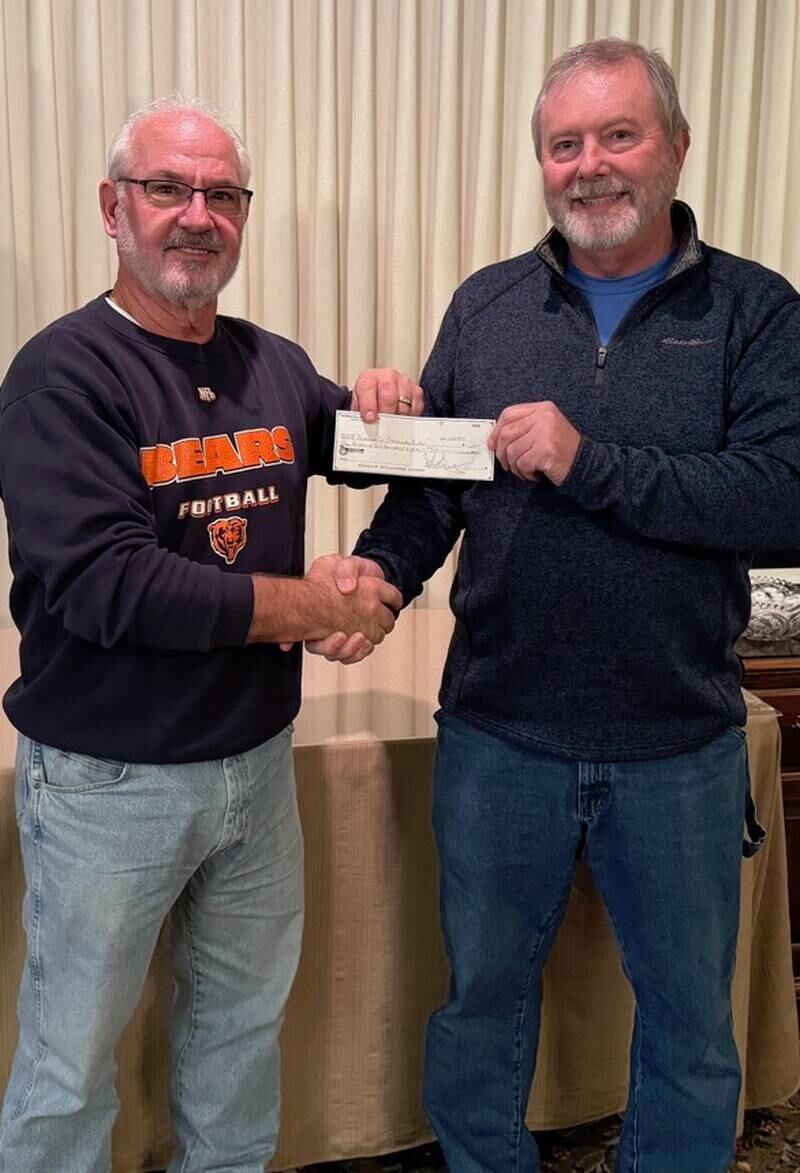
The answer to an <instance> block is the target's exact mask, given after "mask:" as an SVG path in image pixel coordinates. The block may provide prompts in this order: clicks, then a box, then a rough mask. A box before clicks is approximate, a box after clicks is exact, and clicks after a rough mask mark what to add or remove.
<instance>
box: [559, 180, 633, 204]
mask: <svg viewBox="0 0 800 1173" xmlns="http://www.w3.org/2000/svg"><path fill="white" fill-rule="evenodd" d="M632 191H633V187H632V186H631V185H630V184H629V183H620V182H614V181H613V180H612V181H609V180H607V179H602V180H600V179H577V180H576V181H575V183H573V184H572V185H571V186H570V187H568V188H567V193H566V194H567V195H568V196H569V198H570V199H571V200H596V199H601V198H602V197H603V196H610V195H623V194H627V195H630V194H631V192H632Z"/></svg>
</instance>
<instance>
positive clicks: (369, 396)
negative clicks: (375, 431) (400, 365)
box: [350, 367, 425, 424]
mask: <svg viewBox="0 0 800 1173" xmlns="http://www.w3.org/2000/svg"><path fill="white" fill-rule="evenodd" d="M424 402H425V401H424V397H423V393H422V388H421V387H418V386H417V384H416V383H414V382H412V380H411V379H409V377H408V375H404V374H403V372H402V371H396V370H394V369H393V368H392V367H381V368H380V369H378V370H373V369H370V370H368V371H362V372H361V374H360V375H359V376H358V378H357V379H356V385H355V387H354V388H353V399H352V403H351V405H350V409H351V411H357V412H360V414H361V418H362V419H363V421H364V423H365V424H374V423H375V421H376V420H377V418H378V413H379V412H384V413H385V414H387V415H422V409H423V406H424Z"/></svg>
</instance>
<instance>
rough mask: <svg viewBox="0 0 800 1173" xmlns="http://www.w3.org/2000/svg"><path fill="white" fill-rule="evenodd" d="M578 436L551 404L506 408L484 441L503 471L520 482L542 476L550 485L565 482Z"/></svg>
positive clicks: (525, 404)
mask: <svg viewBox="0 0 800 1173" xmlns="http://www.w3.org/2000/svg"><path fill="white" fill-rule="evenodd" d="M580 442H581V434H580V432H579V431H577V429H576V428H574V427H573V426H572V424H571V423H570V422H569V420H568V419H567V417H566V416H565V415H564V414H563V413H562V412H561V411H559V409H558V408H557V407H556V405H555V404H554V403H550V402H542V403H516V404H514V406H513V407H507V408H506V409H505V411H503V412H502V413H501V415H500V418H499V419H498V421H497V423H496V424H495V426H494V428H493V429H492V432H491V434H490V436H489V439H488V441H487V443H488V446H489V448H491V450H492V451H493V452H494V453H495V454H496V455H497V459H498V460H499V461H500V463H501V464H502V466H503V468H504V469H505V470H506V471H507V472H512V473H513V474H514V476H516V477H520V479H521V480H524V481H538V480H539V478H540V477H541V476H546V477H547V478H548V480H551V481H552V482H553V484H554V485H561V484H563V483H564V481H565V480H566V479H567V476H568V474H569V471H570V469H571V468H572V466H573V464H574V463H575V456H576V455H577V452H578V447H579V446H580Z"/></svg>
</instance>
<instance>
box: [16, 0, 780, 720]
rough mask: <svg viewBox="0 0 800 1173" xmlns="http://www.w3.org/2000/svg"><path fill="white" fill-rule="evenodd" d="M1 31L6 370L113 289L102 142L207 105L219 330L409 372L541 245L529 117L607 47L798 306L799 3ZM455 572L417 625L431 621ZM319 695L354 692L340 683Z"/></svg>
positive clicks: (517, 0) (690, 172) (332, 6)
mask: <svg viewBox="0 0 800 1173" xmlns="http://www.w3.org/2000/svg"><path fill="white" fill-rule="evenodd" d="M0 13H2V16H1V18H0V56H1V57H2V60H3V62H4V78H3V83H2V88H0V103H2V109H0V192H2V193H3V199H4V215H3V216H2V217H0V234H1V235H0V266H2V269H1V270H0V280H2V288H3V292H4V298H3V310H2V314H0V367H2V368H3V369H5V367H6V365H7V364H8V362H9V361H10V359H11V357H12V355H13V354H14V352H15V350H16V349H17V347H18V346H19V345H20V344H21V343H22V342H23V341H24V340H25V339H26V338H28V337H29V336H30V335H31V334H32V333H34V332H35V331H36V330H38V329H40V328H41V327H42V326H44V325H45V324H46V323H47V322H49V321H51V320H52V319H53V318H55V317H58V316H59V315H60V314H63V313H65V312H67V311H68V310H70V309H72V308H74V307H75V306H77V305H80V304H81V303H83V302H85V301H87V300H89V299H90V298H91V297H93V296H95V295H96V294H97V293H98V292H99V291H101V290H102V289H104V288H108V287H109V285H110V284H111V281H112V275H113V271H114V263H113V253H112V251H111V248H110V246H109V242H107V241H106V239H105V237H104V236H103V234H102V231H101V228H100V222H99V218H98V212H97V197H96V189H97V182H98V180H99V178H100V177H101V176H102V175H103V174H104V150H105V144H106V142H107V141H108V139H109V138H110V136H111V134H112V133H113V131H114V130H115V129H116V127H117V126H118V125H119V123H120V122H121V121H122V120H123V118H124V117H125V115H126V114H127V113H128V112H129V111H130V110H132V109H134V108H136V107H137V106H139V105H141V104H143V103H144V102H146V101H148V100H149V99H151V98H153V97H155V96H157V95H160V94H164V93H169V92H171V91H173V90H180V91H181V92H183V93H185V94H202V95H204V96H206V97H208V98H211V99H212V100H213V101H215V102H217V103H218V104H219V105H221V106H222V107H223V108H224V110H225V111H226V113H227V114H228V115H229V117H230V118H231V119H232V121H234V122H235V123H236V124H237V125H238V126H239V127H240V128H241V129H242V131H243V133H244V135H245V138H246V139H247V142H248V144H249V147H250V150H251V152H252V155H253V163H254V168H253V180H252V186H254V187H255V189H256V198H255V201H254V204H253V211H252V215H251V218H250V223H249V226H248V230H247V243H246V249H245V255H244V259H243V262H242V265H241V268H240V272H239V273H238V275H237V277H236V278H235V281H234V282H233V284H232V285H231V287H230V288H229V290H228V291H226V293H225V294H224V297H223V309H224V310H226V311H228V312H232V313H236V314H242V315H245V316H247V317H249V318H252V319H254V320H255V321H257V322H259V323H261V324H263V325H265V326H267V327H268V328H269V329H272V330H275V331H277V332H279V333H282V334H286V335H288V336H289V337H291V338H295V339H297V340H298V341H299V342H300V343H301V344H302V345H303V346H305V347H306V349H307V350H308V351H309V353H310V354H311V356H312V358H313V359H314V361H315V362H316V364H317V366H318V368H319V369H320V370H321V371H323V372H325V373H326V374H329V375H331V376H333V377H335V378H338V379H340V380H342V381H352V380H353V379H354V378H355V376H356V375H357V374H358V372H359V370H360V369H361V368H363V367H365V366H370V365H373V364H381V365H383V364H386V365H394V366H399V367H401V368H404V369H405V370H407V371H408V372H409V373H411V374H413V375H416V374H418V372H419V370H420V368H421V365H422V363H423V361H424V358H425V355H426V353H427V351H428V350H429V348H430V346H431V343H432V341H433V339H434V337H435V333H436V330H437V327H438V323H439V320H440V318H441V315H442V313H443V311H444V309H445V307H446V305H447V302H448V300H449V298H450V295H451V293H452V291H453V289H454V288H455V286H456V285H457V284H458V282H459V281H460V280H462V279H463V278H464V277H465V276H466V275H467V274H468V273H470V272H472V271H473V270H474V269H476V268H478V267H479V266H481V265H486V264H489V263H491V262H492V261H495V260H497V259H499V258H501V257H505V256H509V255H511V254H514V253H518V252H522V251H524V250H526V249H528V248H529V247H530V246H531V244H532V243H533V242H535V240H536V239H537V238H538V237H539V236H540V235H541V234H542V233H543V232H544V231H545V229H546V226H547V224H546V218H545V214H544V210H543V207H542V201H541V198H540V182H539V176H538V172H537V167H536V165H535V160H534V157H533V151H532V147H531V143H530V137H529V131H528V121H529V116H530V111H531V107H532V105H533V101H534V98H535V95H536V92H537V89H538V86H539V83H540V81H541V78H542V75H543V73H544V70H545V69H546V67H547V65H548V63H549V62H550V60H551V59H552V58H553V57H554V56H555V55H557V54H558V53H559V52H561V51H562V50H563V49H565V48H566V47H568V46H569V45H572V44H576V43H578V42H580V41H584V40H587V39H591V38H592V37H597V36H602V35H607V34H613V35H617V36H622V37H633V38H635V39H637V40H640V41H642V42H643V43H645V44H647V45H650V46H657V47H660V48H661V49H663V51H664V52H665V54H666V55H667V57H668V59H669V60H670V61H671V63H672V64H673V66H674V68H675V70H676V72H677V75H678V79H679V83H680V89H681V94H682V97H683V102H684V107H685V110H686V113H687V116H688V118H689V121H690V123H691V125H692V128H693V131H694V143H693V146H692V149H691V151H690V153H689V157H688V162H687V165H686V169H685V171H684V176H683V180H682V184H681V194H682V195H683V197H684V198H686V199H688V200H689V202H690V203H691V204H693V206H694V208H695V210H696V212H697V214H698V218H699V221H700V226H701V231H702V233H703V235H704V237H705V239H706V240H708V241H709V242H711V243H713V244H715V245H718V246H720V247H722V248H726V249H730V250H732V251H734V252H737V253H741V254H743V255H745V256H750V257H754V258H756V259H757V260H759V261H761V262H763V263H764V264H766V265H769V266H771V267H772V268H775V269H778V270H780V271H781V272H783V273H784V274H785V275H786V276H787V277H788V278H789V280H791V281H793V282H794V283H795V284H800V217H798V215H797V213H796V209H795V207H794V201H792V200H790V193H791V194H794V193H796V192H797V191H798V190H800V7H799V6H798V3H797V0H0ZM378 499H379V491H377V490H376V491H373V492H370V493H353V492H349V491H347V490H333V489H330V488H329V487H327V486H325V485H315V486H314V488H313V490H312V493H311V497H310V503H309V524H308V552H309V556H313V555H316V554H318V553H323V552H326V551H329V550H333V549H346V548H349V547H350V545H351V543H352V541H353V539H354V537H355V535H356V534H357V533H358V532H359V530H360V529H361V528H362V526H364V525H365V524H366V523H367V522H368V520H369V518H370V517H371V515H372V511H373V509H374V506H375V504H376V503H377V500H378ZM450 573H451V567H449V566H448V567H445V568H444V569H443V571H442V572H440V574H439V575H437V576H436V578H435V579H434V580H433V582H432V583H431V584H430V585H429V587H428V589H427V592H426V595H425V597H424V599H423V600H422V603H421V605H423V606H433V607H443V606H445V605H446V597H447V589H448V586H449V580H450ZM6 585H7V577H6V579H5V580H4V582H3V589H2V595H3V600H4V599H5V595H6V593H7V592H6V589H5V586H6ZM5 621H6V623H7V622H8V620H7V619H6V620H5ZM329 681H330V687H331V688H332V689H333V688H335V689H336V690H339V689H341V690H343V691H345V692H347V691H348V690H352V688H353V687H354V683H353V680H352V679H351V681H350V683H348V682H347V679H346V672H344V671H340V672H336V670H334V669H331V675H330V677H329ZM409 687H411V688H412V691H413V681H412V682H410V685H409ZM354 719H355V718H354Z"/></svg>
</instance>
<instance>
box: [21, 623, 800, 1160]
mask: <svg viewBox="0 0 800 1173" xmlns="http://www.w3.org/2000/svg"><path fill="white" fill-rule="evenodd" d="M409 621H410V622H409ZM404 622H405V624H406V628H405V634H403V632H402V631H401V632H398V633H396V634H395V636H394V637H393V638H394V639H398V640H400V639H402V643H401V644H398V648H397V651H395V652H392V649H391V643H390V641H387V642H386V644H384V645H383V647H382V648H381V649H379V651H378V653H376V657H373V659H374V660H377V667H373V668H372V669H369V671H370V672H372V674H373V675H372V677H371V679H372V681H373V683H374V682H376V681H377V682H380V683H381V684H382V686H383V691H384V693H387V690H388V699H387V696H384V698H383V701H381V700H380V698H378V700H376V698H375V697H374V696H373V697H371V698H370V697H366V696H365V695H362V694H363V693H364V689H363V688H362V687H361V686H360V685H359V683H358V682H359V680H361V681H362V682H363V681H364V680H365V679H367V677H366V676H364V675H362V676H359V675H358V674H356V676H355V677H352V678H351V679H353V680H354V681H355V684H354V685H353V686H351V687H352V689H353V691H352V693H351V694H350V701H349V702H348V701H347V696H346V694H345V696H344V700H343V698H342V696H340V695H339V690H338V685H335V682H336V681H338V680H339V673H340V672H343V671H347V670H343V669H338V668H335V667H334V666H331V665H324V667H320V668H314V667H312V670H311V673H310V678H309V680H308V681H307V684H308V692H309V697H310V701H309V709H310V711H311V713H312V714H313V712H314V711H315V710H316V713H317V715H318V716H320V715H321V716H322V717H324V721H321V723H320V725H319V726H318V728H323V726H324V724H325V722H326V721H327V722H328V724H329V727H328V728H327V730H326V731H325V732H324V734H323V735H321V736H320V740H321V741H324V743H322V744H304V745H302V744H301V745H299V746H298V747H297V749H296V751H295V760H296V766H297V782H298V796H299V802H300V813H301V819H302V823H303V831H304V836H305V843H306V859H307V917H306V926H305V935H304V942H303V956H302V960H301V963H300V970H299V973H298V977H297V981H296V984H295V987H294V990H293V993H292V997H291V1000H290V1004H289V1008H288V1012H287V1019H286V1024H285V1028H284V1035H283V1044H284V1059H283V1089H284V1112H283V1125H282V1130H281V1136H280V1145H279V1150H278V1152H277V1154H276V1158H275V1162H274V1163H273V1168H274V1169H287V1168H293V1167H295V1166H297V1165H303V1164H311V1163H313V1162H316V1161H322V1160H335V1159H346V1158H348V1157H352V1156H357V1155H367V1154H378V1153H382V1152H390V1151H393V1150H395V1149H400V1148H403V1147H408V1146H412V1145H415V1144H419V1143H422V1142H423V1141H424V1140H426V1139H428V1138H429V1137H430V1135H431V1133H430V1131H429V1130H428V1128H427V1125H426V1122H425V1119H424V1116H423V1113H422V1109H421V1105H420V1083H421V1073H422V1058H423V1044H424V1026H425V1021H426V1018H427V1016H428V1014H429V1012H430V1010H431V1009H433V1008H434V1007H435V1006H436V1005H437V1004H439V1003H440V1002H441V1001H442V1000H443V998H444V995H445V991H446V986H447V967H446V962H445V959H444V955H443V951H442V946H441V942H440V938H439V927H438V914H437V896H436V860H435V852H434V847H433V838H432V834H431V831H430V829H429V825H428V807H429V794H430V774H431V765H432V759H433V740H432V737H431V736H430V735H429V734H430V713H431V711H432V709H433V707H434V704H435V701H434V699H433V692H432V689H430V690H429V689H428V688H427V686H426V687H425V688H423V690H422V694H421V695H419V696H412V697H410V698H409V697H408V696H406V695H405V693H404V692H403V691H399V692H396V691H394V690H395V688H396V687H397V672H398V671H399V669H398V668H397V665H398V663H401V662H403V663H406V664H411V665H412V666H414V668H415V671H416V673H417V678H419V675H420V673H419V670H420V665H421V664H422V663H423V661H424V662H426V663H429V664H430V665H431V669H432V671H433V668H434V667H435V670H436V672H437V673H438V670H439V666H440V665H441V662H442V660H441V654H443V650H444V645H445V644H446V640H447V634H448V627H447V620H446V617H442V618H441V621H440V622H436V623H434V621H433V620H432V618H431V616H430V615H427V616H425V617H424V618H423V619H421V620H419V621H418V622H417V621H416V620H414V618H413V616H412V615H409V616H408V617H407V620H404ZM409 648H410V649H411V650H410V651H409ZM14 654H15V653H14V648H13V646H12V645H11V644H10V643H9V640H8V639H3V638H2V633H0V681H2V680H8V679H10V678H11V675H12V674H13V660H14ZM381 656H383V657H384V659H383V661H381V660H380V659H379V658H378V657H381ZM437 657H438V658H437ZM390 659H391V663H392V664H394V669H390V667H389V663H390ZM359 667H360V668H363V671H364V673H366V672H367V671H368V670H367V668H366V667H365V666H359ZM393 672H394V675H393ZM332 682H333V683H332ZM331 689H333V691H330V690H331ZM348 704H349V706H350V711H351V712H352V713H355V714H356V716H355V718H354V719H355V720H357V721H362V720H363V718H364V713H365V712H367V711H371V712H372V713H373V716H375V720H374V722H373V727H372V728H367V729H364V730H363V731H362V733H361V734H360V735H358V736H354V735H353V734H352V732H351V733H349V734H348V735H347V736H338V735H336V734H335V733H333V732H331V729H330V722H331V720H332V718H331V714H332V713H333V712H334V711H335V710H336V709H337V706H339V710H340V712H341V708H342V706H343V705H344V708H345V709H346V708H347V706H348ZM403 705H404V706H405V708H406V716H407V717H408V716H409V715H410V716H411V718H412V724H416V726H417V730H416V732H417V735H416V736H411V737H407V738H398V737H391V736H386V729H385V728H383V729H382V728H381V720H380V718H379V716H378V715H377V714H378V713H379V710H380V711H383V712H384V713H387V714H389V717H388V718H387V719H388V720H389V722H390V723H391V722H395V721H396V720H397V708H398V706H400V707H402V706H403ZM364 706H366V708H365V707H364ZM299 728H300V740H311V739H313V735H314V730H313V727H311V726H310V725H309V722H308V714H306V718H305V724H304V723H303V721H301V722H299ZM425 729H427V730H428V734H427V735H424V734H423V733H422V732H420V730H425ZM412 732H413V729H412ZM747 738H748V746H749V751H750V759H751V769H752V775H753V789H754V795H755V798H756V801H757V804H758V809H759V816H760V818H761V820H762V822H763V823H764V825H765V826H766V827H767V829H768V831H769V839H768V841H767V844H766V845H765V847H764V848H763V850H762V851H761V852H760V853H759V854H758V855H757V856H755V857H754V859H752V860H747V861H744V863H743V869H742V915H741V926H740V936H739V949H738V959H737V967H736V975H735V981H734V1024H735V1032H736V1039H737V1043H738V1045H739V1050H740V1054H741V1056H742V1061H743V1067H744V1071H745V1084H744V1095H743V1106H744V1105H745V1104H746V1105H747V1106H749V1107H755V1106H764V1105H766V1104H769V1103H775V1102H777V1101H780V1100H783V1099H785V1098H786V1097H788V1096H789V1095H790V1094H791V1093H792V1092H793V1091H794V1090H795V1089H796V1087H797V1086H798V1083H799V1082H800V1054H799V1053H798V1034H797V1020H796V1015H795V1008H794V994H793V985H792V974H791V961H790V952H789V928H788V924H789V921H788V900H787V889H786V852H785V838H784V833H783V821H782V806H781V790H780V786H779V785H778V768H779V749H780V744H779V733H778V726H777V722H776V718H775V714H774V712H773V710H772V709H771V708H770V707H769V706H768V705H766V704H764V703H763V702H762V701H760V700H759V699H758V698H755V697H749V698H748V729H747ZM12 746H13V733H12V732H11V731H10V730H9V729H8V728H5V729H3V728H2V727H0V1084H2V1082H3V1081H4V1079H5V1075H6V1072H7V1067H8V1063H9V1062H10V1056H11V1051H12V1048H13V1041H14V1035H15V1030H16V1026H15V1020H14V1005H15V998H16V983H17V978H18V973H19V968H20V965H21V962H22V956H23V940H22V932H21V929H20V925H19V907H20V902H21V898H22V886H21V877H20V871H19V859H18V852H17V847H16V823H15V819H14V815H13V801H12V773H11V761H10V753H11V748H12ZM168 937H169V929H168V926H167V927H166V928H165V931H164V933H163V934H162V939H161V941H160V943H159V947H158V949H157V952H156V956H155V957H154V959H153V965H152V967H151V972H150V975H149V977H148V981H147V984H146V988H145V990H144V993H143V996H142V1000H141V1003H140V1006H139V1008H138V1010H137V1012H136V1015H135V1017H134V1019H133V1021H132V1022H131V1024H130V1025H129V1027H128V1029H127V1031H126V1033H125V1036H124V1037H123V1040H122V1042H121V1044H120V1048H119V1055H118V1058H119V1090H120V1096H121V1100H122V1108H121V1112H120V1117H119V1120H118V1124H117V1127H116V1130H115V1134H114V1170H115V1173H140V1171H143V1170H149V1169H156V1168H163V1167H164V1165H165V1161H166V1158H167V1155H168V1152H169V1146H170V1135H169V1124H168V1119H167V1114H166V1107H165V1105H166V1064H165V1059H166V1051H165V1023H166V1018H167V1014H168V1008H169V998H170V980H169V963H168V957H169V949H168V945H169V941H168ZM543 999H544V1001H543V1025H542V1035H541V1044H540V1055H539V1063H538V1069H537V1076H536V1083H535V1087H534V1096H533V1107H532V1109H531V1110H530V1111H529V1113H528V1122H529V1123H530V1124H531V1125H532V1126H533V1127H534V1128H559V1127H564V1126H567V1125H571V1124H576V1123H579V1122H582V1121H587V1120H591V1119H596V1118H598V1117H601V1116H604V1115H606V1114H608V1113H611V1112H615V1111H619V1110H620V1109H622V1108H623V1107H624V1104H625V1100H626V1096H627V1052H628V1045H629V1039H630V1031H631V1024H632V1013H633V1006H632V998H631V994H630V991H629V988H628V986H627V983H626V981H625V978H624V976H623V974H622V970H621V967H620V964H619V960H618V957H617V953H616V949H615V946H614V942H613V939H612V936H611V932H610V928H609V924H608V921H607V919H606V916H605V913H604V910H603V908H602V905H601V903H600V901H599V899H598V897H597V894H596V892H595V890H594V888H593V886H592V882H591V876H590V874H589V871H588V869H587V867H586V865H583V867H582V868H581V870H580V871H579V873H578V876H577V878H576V883H575V885H574V889H573V892H572V896H571V899H570V903H569V907H568V911H567V915H566V919H565V922H564V925H563V926H562V930H561V932H560V934H559V937H558V939H557V941H556V945H555V947H554V950H553V954H552V956H551V958H550V961H549V962H548V965H547V968H546V971H545V977H544V993H543Z"/></svg>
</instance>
